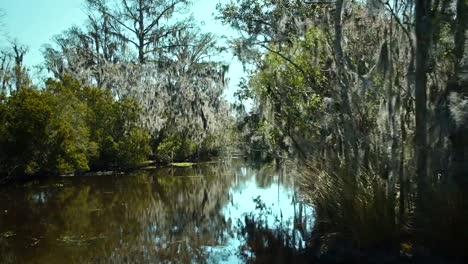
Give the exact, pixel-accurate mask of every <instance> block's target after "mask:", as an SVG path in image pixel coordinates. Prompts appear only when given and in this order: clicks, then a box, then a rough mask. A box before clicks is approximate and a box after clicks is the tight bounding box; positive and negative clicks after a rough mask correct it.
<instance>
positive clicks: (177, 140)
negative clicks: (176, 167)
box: [156, 133, 197, 162]
mask: <svg viewBox="0 0 468 264" xmlns="http://www.w3.org/2000/svg"><path fill="white" fill-rule="evenodd" d="M196 150H197V145H196V144H195V143H194V142H193V141H192V140H191V139H189V138H188V137H187V136H184V135H183V134H182V133H179V134H174V135H171V136H168V137H166V138H164V139H163V140H162V141H161V143H160V144H159V145H158V147H157V151H156V153H157V156H158V159H159V160H161V161H164V162H169V161H185V160H189V159H191V158H193V156H194V155H195V153H196Z"/></svg>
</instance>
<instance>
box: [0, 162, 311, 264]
mask: <svg viewBox="0 0 468 264" xmlns="http://www.w3.org/2000/svg"><path fill="white" fill-rule="evenodd" d="M293 174H294V173H292V172H291V171H288V172H287V173H286V171H285V169H283V170H281V171H277V170H276V169H275V166H274V165H268V164H266V165H255V164H246V163H244V162H242V161H239V160H233V161H232V162H219V163H207V164H198V165H197V166H194V167H192V168H171V167H168V168H162V169H158V170H154V171H140V172H135V173H131V174H128V175H111V176H92V177H91V176H86V177H69V178H53V179H47V180H44V181H36V182H31V183H27V184H24V185H17V186H5V187H2V190H1V193H0V212H1V213H0V255H1V256H2V262H5V263H17V262H21V263H24V262H28V263H29V262H37V263H63V262H68V263H83V262H95V263H108V262H111V263H123V262H216V263H219V262H241V263H242V262H264V261H268V262H271V261H273V262H274V261H279V260H281V259H283V260H284V259H289V258H293V257H303V256H304V254H305V252H304V251H303V249H304V247H305V240H306V237H307V234H310V233H311V230H310V228H311V226H312V224H313V223H312V222H313V219H312V217H311V215H312V211H311V209H310V208H305V207H303V205H302V203H300V202H299V201H298V198H297V195H296V192H295V188H294V177H293V176H292V175H293Z"/></svg>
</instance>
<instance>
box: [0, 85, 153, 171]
mask: <svg viewBox="0 0 468 264" xmlns="http://www.w3.org/2000/svg"><path fill="white" fill-rule="evenodd" d="M139 115H140V109H139V107H138V105H137V104H136V103H135V101H134V100H132V99H122V100H118V101H117V100H115V99H114V98H113V97H112V95H111V93H110V92H109V91H108V90H103V89H100V88H95V87H87V86H81V85H80V84H79V83H78V82H77V81H76V80H74V79H72V78H70V77H65V78H64V80H63V81H54V80H49V81H47V84H46V86H45V88H44V89H43V90H38V89H35V88H33V87H27V86H26V87H22V88H21V89H20V90H17V91H15V92H14V93H13V94H11V95H9V96H8V97H5V96H3V97H2V98H1V100H0V149H1V151H0V171H1V172H2V174H4V175H7V176H12V175H35V174H67V173H74V172H84V171H88V170H90V169H102V168H112V167H122V168H128V167H132V166H136V165H139V164H140V163H141V162H143V161H146V160H147V159H148V157H149V154H150V141H149V140H150V137H149V134H148V132H147V130H145V129H144V128H142V127H141V126H140V125H139Z"/></svg>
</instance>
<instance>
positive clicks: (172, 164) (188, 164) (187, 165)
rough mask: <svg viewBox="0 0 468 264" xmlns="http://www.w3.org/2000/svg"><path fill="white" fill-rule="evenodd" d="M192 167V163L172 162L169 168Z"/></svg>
mask: <svg viewBox="0 0 468 264" xmlns="http://www.w3.org/2000/svg"><path fill="white" fill-rule="evenodd" d="M193 165H195V163H192V162H173V163H171V166H174V167H192V166H193Z"/></svg>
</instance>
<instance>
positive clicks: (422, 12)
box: [415, 0, 431, 211]
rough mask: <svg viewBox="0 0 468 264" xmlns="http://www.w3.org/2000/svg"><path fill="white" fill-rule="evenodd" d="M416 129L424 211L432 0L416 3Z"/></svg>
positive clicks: (419, 188)
mask: <svg viewBox="0 0 468 264" xmlns="http://www.w3.org/2000/svg"><path fill="white" fill-rule="evenodd" d="M415 9H416V21H415V22H416V73H415V77H416V82H415V85H416V87H415V95H416V100H415V101H416V131H415V156H416V174H417V177H418V206H419V209H420V210H422V211H424V208H425V207H424V200H425V193H426V192H427V190H428V187H429V186H428V185H429V182H428V177H427V105H426V104H427V91H426V84H427V75H426V73H427V63H426V62H427V60H428V54H429V52H428V51H429V47H430V46H431V45H430V44H431V43H430V41H431V32H430V29H431V26H430V23H431V20H430V10H431V0H417V1H416V5H415Z"/></svg>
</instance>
